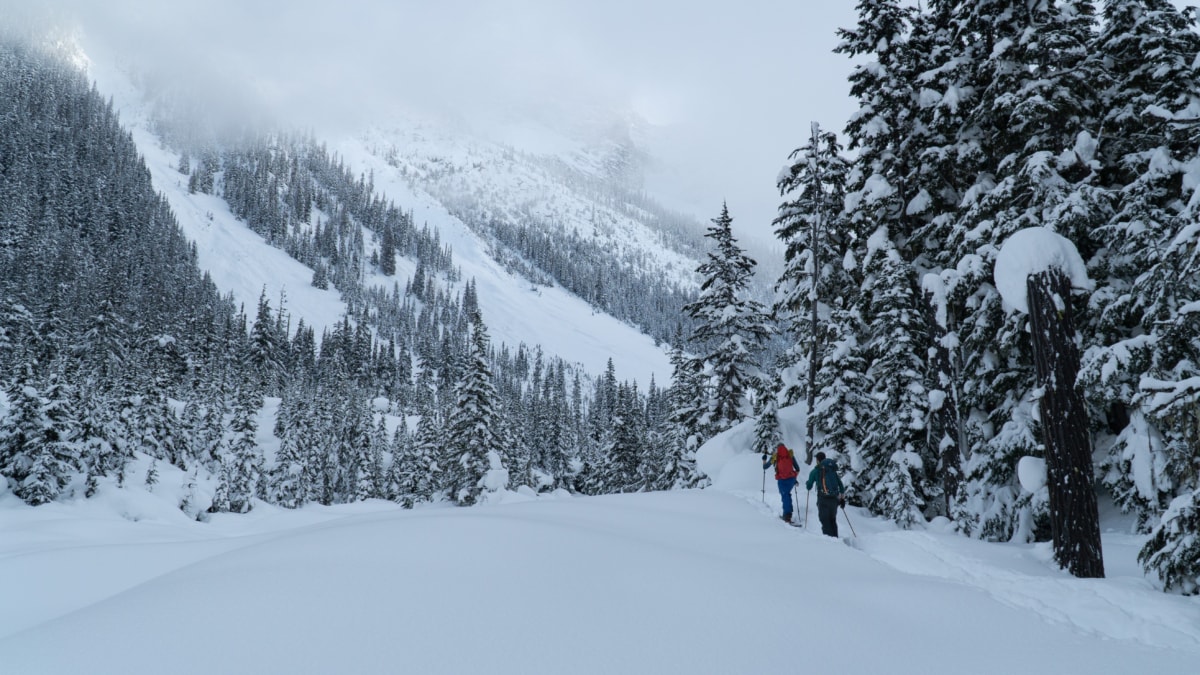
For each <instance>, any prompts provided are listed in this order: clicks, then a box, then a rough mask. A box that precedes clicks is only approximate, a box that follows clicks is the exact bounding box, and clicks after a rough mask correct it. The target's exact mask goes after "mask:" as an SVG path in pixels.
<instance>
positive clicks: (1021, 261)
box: [993, 227, 1094, 314]
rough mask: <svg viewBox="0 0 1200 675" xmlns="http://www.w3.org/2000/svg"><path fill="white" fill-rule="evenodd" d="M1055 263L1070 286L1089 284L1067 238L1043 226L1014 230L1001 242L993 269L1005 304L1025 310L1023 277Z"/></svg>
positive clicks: (1025, 277)
mask: <svg viewBox="0 0 1200 675" xmlns="http://www.w3.org/2000/svg"><path fill="white" fill-rule="evenodd" d="M1055 267H1057V268H1058V269H1060V270H1062V272H1063V274H1065V275H1067V278H1069V279H1070V280H1071V286H1072V287H1073V288H1082V289H1087V290H1090V289H1091V288H1093V286H1094V284H1093V283H1092V281H1091V280H1090V279H1088V275H1087V267H1086V266H1085V265H1084V264H1083V258H1082V257H1081V256H1080V255H1079V250H1078V249H1076V248H1075V244H1072V243H1071V242H1070V240H1068V239H1067V238H1065V237H1063V236H1062V235H1059V234H1056V233H1054V232H1051V231H1050V230H1048V229H1046V228H1044V227H1030V228H1026V229H1024V230H1019V231H1017V232H1014V233H1013V234H1012V236H1010V237H1009V238H1008V239H1007V240H1006V241H1005V242H1004V244H1003V245H1001V247H1000V253H999V254H997V255H996V266H995V270H994V273H993V274H994V276H995V279H996V290H998V291H1000V297H1001V298H1002V299H1003V300H1004V306H1005V308H1006V309H1015V310H1017V311H1018V312H1021V313H1022V314H1028V313H1029V298H1028V297H1027V295H1026V285H1025V284H1026V279H1028V278H1029V276H1030V275H1032V274H1037V273H1039V272H1045V271H1046V270H1048V269H1051V268H1055Z"/></svg>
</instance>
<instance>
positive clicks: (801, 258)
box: [774, 123, 855, 463]
mask: <svg viewBox="0 0 1200 675" xmlns="http://www.w3.org/2000/svg"><path fill="white" fill-rule="evenodd" d="M789 159H790V161H791V164H790V166H789V167H788V168H786V169H784V171H783V173H782V174H781V175H780V178H779V181H778V184H777V185H778V187H779V192H780V196H782V197H784V202H783V203H782V204H781V205H780V207H779V215H778V216H777V217H776V218H775V222H774V224H775V236H777V237H778V238H779V239H780V240H782V241H783V243H784V245H785V251H784V259H785V269H784V272H783V274H782V276H781V277H780V278H779V281H778V282H777V283H776V285H775V292H776V298H777V300H776V303H775V311H776V313H777V315H779V316H781V317H784V321H786V322H787V327H788V329H789V331H790V337H792V338H794V345H793V346H792V347H790V348H789V350H788V353H787V354H785V357H784V363H785V364H794V365H789V366H788V367H786V368H785V369H784V370H783V371H782V372H781V373H780V378H779V379H780V381H781V382H782V383H783V391H782V392H780V394H781V396H782V398H783V400H782V401H781V402H782V403H784V404H786V405H791V404H793V403H796V402H797V401H798V400H800V398H801V396H804V398H805V399H806V402H807V404H808V406H807V407H808V429H807V432H806V438H805V453H806V461H808V462H810V463H811V461H812V455H813V453H815V452H816V449H815V448H816V424H817V420H818V416H817V415H816V414H815V413H814V411H815V410H816V409H817V407H818V403H817V397H818V394H819V393H820V388H819V383H818V378H819V374H820V370H821V368H822V365H823V364H824V357H825V354H826V353H827V352H828V350H829V345H830V344H831V342H832V339H833V335H832V331H835V330H837V331H839V332H840V333H841V336H842V339H843V340H849V339H851V338H852V336H853V328H854V327H853V326H835V325H834V323H833V322H832V321H828V320H822V314H825V315H826V316H828V313H829V311H830V308H831V307H834V306H838V307H840V308H841V309H842V310H845V311H844V312H842V313H841V314H840V315H839V319H851V318H853V314H852V305H851V303H850V302H849V299H848V298H847V297H846V296H845V294H846V293H847V292H850V291H851V289H853V287H854V286H855V284H854V282H853V279H852V278H848V275H847V267H846V265H844V262H845V261H846V260H847V254H849V253H850V246H851V239H850V232H849V230H848V228H847V227H845V223H844V222H843V221H842V219H841V216H842V208H841V206H842V204H843V202H844V201H845V186H846V173H847V170H848V165H847V162H846V160H845V158H843V157H842V155H841V149H840V147H839V146H838V142H837V137H836V136H835V135H834V134H832V133H828V132H821V130H820V128H819V127H818V126H817V125H816V124H815V123H814V124H813V126H812V138H811V139H810V141H809V143H808V144H806V145H804V146H802V147H800V148H798V149H796V150H795V151H793V152H792V154H791V155H790V157H789ZM846 344H848V343H846ZM826 372H827V373H828V374H831V375H832V371H828V370H827V371H826ZM826 407H827V406H826ZM831 423H832V421H831Z"/></svg>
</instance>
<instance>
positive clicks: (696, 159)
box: [0, 0, 854, 237]
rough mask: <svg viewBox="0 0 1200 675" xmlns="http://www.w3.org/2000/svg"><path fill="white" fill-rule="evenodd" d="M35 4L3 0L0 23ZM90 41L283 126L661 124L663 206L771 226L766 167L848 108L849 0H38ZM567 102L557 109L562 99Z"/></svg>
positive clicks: (773, 197)
mask: <svg viewBox="0 0 1200 675" xmlns="http://www.w3.org/2000/svg"><path fill="white" fill-rule="evenodd" d="M32 4H33V3H29V2H18V1H16V0H0V16H10V17H11V16H15V15H17V14H19V13H21V12H27V11H30V10H29V7H30V6H31V5H32ZM36 4H37V6H38V8H39V10H41V11H44V10H47V9H48V10H51V11H54V12H56V13H57V15H58V16H60V17H78V19H79V21H80V23H81V25H82V27H83V38H84V43H85V45H87V46H88V48H89V49H94V50H97V51H99V50H101V49H103V50H105V51H106V52H107V54H108V55H109V57H112V56H116V57H117V58H120V59H122V60H125V61H132V62H135V63H139V64H143V65H150V66H153V67H155V68H158V69H161V71H162V72H163V73H165V74H166V75H167V76H168V77H171V78H172V79H176V78H179V79H180V80H181V81H183V82H186V83H188V84H189V85H194V86H195V88H196V89H197V90H199V91H208V90H210V89H213V88H217V89H221V90H222V93H221V96H222V97H224V98H226V99H229V100H233V101H238V102H241V103H244V104H247V105H251V106H253V107H254V108H255V109H259V110H263V111H265V112H267V113H268V114H269V115H271V116H273V117H275V118H277V119H280V120H282V121H284V122H288V123H292V124H298V125H303V126H306V127H312V128H314V129H316V130H318V132H321V131H322V130H330V131H346V130H353V129H354V128H355V127H357V126H359V125H362V124H365V123H370V122H374V121H379V119H380V118H383V117H386V114H387V112H388V110H389V109H391V107H392V106H393V105H394V104H395V103H397V102H403V103H405V104H407V105H413V104H414V103H415V104H416V105H419V106H423V107H426V108H435V109H441V110H449V111H457V112H461V111H469V110H478V109H487V108H493V109H504V108H511V107H523V108H528V107H531V106H535V107H536V106H539V105H544V104H543V103H542V102H554V104H553V106H551V107H556V108H560V109H561V108H566V109H572V108H573V107H574V106H575V105H576V104H582V103H603V104H606V105H610V106H613V107H616V108H632V109H633V110H635V111H637V112H639V113H640V114H642V115H643V116H645V117H647V118H648V119H649V121H651V122H654V123H657V124H663V125H667V126H668V129H669V133H668V134H667V136H668V137H669V138H670V139H672V142H671V143H670V145H669V146H668V147H667V148H666V149H665V150H664V152H665V153H667V154H668V155H670V156H669V157H667V158H666V159H668V160H670V161H672V162H674V163H675V164H676V165H677V166H681V167H685V168H684V169H682V170H680V171H679V172H678V173H677V175H676V180H674V181H672V182H673V184H674V185H676V186H682V189H677V190H675V193H676V194H674V195H671V199H672V201H673V202H674V204H673V205H677V206H691V207H692V208H690V209H689V210H690V211H692V212H694V213H697V214H698V215H699V216H700V217H702V218H711V217H715V216H716V215H717V213H718V211H719V209H720V203H721V201H722V200H724V199H727V200H728V202H729V207H730V211H731V213H732V214H733V216H734V219H735V223H736V224H737V225H739V226H740V227H739V229H741V230H743V231H744V232H745V233H746V234H753V235H755V236H763V235H765V236H768V237H769V221H770V219H771V218H772V217H773V215H774V211H775V208H776V207H777V206H778V202H779V198H778V195H777V193H776V192H775V188H774V181H775V177H776V175H777V174H778V171H779V169H780V168H781V167H782V165H783V164H784V162H785V161H786V158H787V155H788V153H789V152H791V150H792V149H794V148H795V147H796V146H797V145H799V144H801V143H802V142H803V140H804V138H805V137H806V136H807V134H808V129H809V123H810V121H812V120H817V121H820V122H821V123H822V124H823V126H825V127H827V128H834V129H838V130H840V129H841V128H842V126H843V124H844V122H845V118H846V116H847V115H848V114H849V113H850V112H851V110H852V105H851V102H850V100H849V97H848V87H847V84H846V81H845V78H846V75H847V74H848V72H849V70H850V65H849V62H848V60H847V59H846V58H845V57H843V56H840V55H835V54H832V53H831V49H832V48H833V46H834V45H835V43H836V37H835V35H834V30H835V29H836V28H837V27H839V26H849V25H852V24H853V21H854V10H853V7H854V3H853V2H850V1H849V0H834V1H832V2H816V1H813V0H791V1H787V0H740V1H737V0H735V1H731V2H708V3H705V2H695V1H694V0H693V1H692V2H684V1H681V0H642V1H636V0H557V1H556V0H493V1H486V2H485V1H483V0H439V1H437V2H415V1H402V2H384V1H381V0H375V1H372V0H339V1H336V2H335V1H331V0H288V1H284V0H275V1H269V0H205V1H204V2H173V1H172V2H168V1H165V0H154V1H152V0H104V1H103V2H95V1H92V0H43V1H42V2H38V3H36ZM563 101H565V102H566V104H565V105H564V104H563V103H562V102H563Z"/></svg>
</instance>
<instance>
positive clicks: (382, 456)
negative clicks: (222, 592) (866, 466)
mask: <svg viewBox="0 0 1200 675" xmlns="http://www.w3.org/2000/svg"><path fill="white" fill-rule="evenodd" d="M0 56H2V58H3V61H0V63H2V64H3V68H0V93H2V94H3V100H4V103H3V107H2V108H0V110H3V117H2V118H0V119H3V121H4V128H5V130H6V133H5V134H4V135H3V141H2V142H3V144H4V145H3V146H0V148H2V149H3V154H0V194H2V195H4V196H5V200H4V203H3V204H0V223H2V229H0V233H2V235H3V238H2V240H0V241H2V244H3V247H2V248H0V256H2V260H0V263H2V265H0V267H2V269H0V292H2V294H0V298H2V299H3V313H2V314H0V380H2V382H0V384H3V386H4V391H5V398H6V399H7V407H8V414H7V416H6V418H5V423H4V424H3V427H2V431H0V474H2V475H3V476H4V477H5V478H6V479H7V483H8V486H9V487H10V488H11V489H12V490H13V491H14V492H15V493H16V494H17V495H18V496H20V497H21V498H22V499H24V500H26V501H28V502H29V503H32V504H38V503H44V502H46V501H50V500H53V499H56V498H59V497H61V496H63V495H64V494H66V495H71V494H79V493H82V494H85V495H87V494H92V493H94V491H95V490H97V489H100V486H101V485H103V484H104V483H105V481H110V482H115V483H116V484H122V483H124V481H125V480H126V467H127V466H128V464H129V462H130V461H131V460H132V459H133V458H134V457H136V456H138V454H139V453H141V454H144V455H145V456H148V457H150V458H152V459H153V460H154V461H155V462H166V463H170V464H172V465H174V466H177V467H179V468H180V469H183V470H184V471H185V472H187V475H188V476H189V479H188V481H189V483H190V484H191V487H192V489H191V490H189V491H188V495H189V497H188V498H186V499H185V500H184V501H185V502H186V503H185V504H181V507H182V508H184V509H185V510H188V511H189V512H193V511H195V512H197V513H198V512H199V511H200V510H202V509H204V508H206V507H207V508H212V509H215V510H232V511H244V510H245V509H247V508H249V507H250V506H251V504H252V500H253V499H255V498H258V499H266V500H269V501H272V502H276V503H280V504H284V505H289V506H295V505H299V504H302V503H307V502H319V503H335V502H342V501H349V500H354V499H361V498H364V497H383V498H388V499H395V500H397V501H400V502H402V503H405V504H413V503H416V502H419V501H425V500H431V499H450V500H453V501H456V502H458V503H473V502H474V501H476V500H477V499H479V497H480V495H481V493H482V492H483V491H484V490H485V489H499V488H501V487H506V486H513V487H515V486H517V485H528V486H530V487H532V488H533V489H538V490H548V489H555V488H565V489H569V490H575V491H583V492H590V493H600V492H610V491H614V490H640V489H654V488H666V487H671V486H673V485H677V484H688V483H691V482H694V481H695V480H696V478H695V475H694V472H693V471H692V469H691V467H690V464H689V462H687V461H686V460H685V459H683V458H682V455H680V454H679V453H677V452H676V446H674V445H672V444H671V443H670V442H669V441H670V439H671V438H672V436H671V435H670V433H669V432H668V431H667V430H666V429H665V427H664V425H665V421H664V420H665V415H666V413H665V410H666V409H667V408H666V406H665V405H664V404H663V401H664V400H665V399H666V397H667V396H668V392H666V391H664V390H661V389H659V388H657V387H656V386H655V385H654V383H650V385H649V388H648V389H647V390H646V391H645V392H643V391H641V390H639V389H638V387H637V385H635V384H634V383H628V382H627V383H618V382H616V380H615V378H614V377H612V370H611V369H610V371H609V374H608V376H607V377H602V378H598V379H596V380H594V381H593V380H591V379H587V378H585V377H583V376H582V375H580V374H579V373H577V372H575V371H573V370H572V368H570V367H569V366H568V365H567V364H565V363H563V362H561V361H560V360H558V359H549V358H544V357H543V356H542V355H541V354H540V352H537V351H535V350H531V349H530V348H529V347H526V346H524V345H517V346H515V347H510V346H501V347H499V348H494V347H492V346H491V345H490V344H489V342H488V340H487V336H486V327H485V326H484V323H483V310H481V309H480V308H479V307H478V303H477V301H476V300H475V296H474V289H473V285H471V284H466V285H465V286H462V285H460V284H458V283H457V282H458V275H457V271H456V270H455V269H454V267H453V263H452V253H451V251H450V250H449V248H448V247H446V246H444V245H442V244H441V243H440V242H439V241H438V236H437V233H436V232H431V231H429V230H428V229H424V228H423V229H421V230H417V229H415V228H414V227H413V225H412V221H411V217H410V216H409V215H407V214H405V213H404V212H403V211H402V210H401V209H399V208H397V207H396V206H395V205H393V204H391V203H388V202H385V201H384V200H383V199H382V198H381V197H378V196H377V195H376V194H375V191H374V188H373V186H372V185H371V184H370V180H369V178H363V177H354V176H352V175H351V173H350V172H349V171H348V170H347V169H346V168H345V167H344V166H343V165H342V164H341V163H340V162H339V161H338V160H336V159H333V158H331V157H329V156H328V155H327V154H326V153H325V152H324V150H323V149H322V148H320V147H318V146H315V145H314V144H312V143H311V142H310V141H308V140H304V139H299V140H298V139H287V138H282V137H269V138H268V137H262V138H259V139H257V140H256V141H255V142H253V143H244V144H239V145H237V146H236V147H223V148H217V147H215V146H211V145H210V146H194V147H189V148H184V150H185V154H184V161H181V163H180V168H181V169H184V170H187V171H188V172H189V185H191V186H192V187H193V188H194V189H197V190H203V191H212V192H213V193H215V194H218V195H221V196H223V197H225V198H227V199H229V200H230V203H231V205H232V207H233V209H234V210H235V212H237V213H239V214H241V215H242V216H243V217H244V218H246V220H247V223H248V225H249V226H251V227H252V228H254V229H255V230H256V231H257V232H259V233H260V234H262V235H263V236H264V237H265V238H267V239H268V241H271V242H273V243H274V244H275V245H277V246H281V247H283V248H285V249H286V250H288V251H289V252H291V253H292V255H294V256H296V257H297V258H300V259H302V260H303V261H305V262H306V263H308V264H310V265H312V266H313V267H314V269H316V270H317V273H316V274H315V275H314V283H315V284H320V283H321V282H322V280H323V279H325V280H328V281H329V282H330V283H333V284H335V285H336V286H337V287H338V288H339V290H341V292H342V295H343V297H344V298H347V304H348V305H349V307H350V309H349V311H348V313H347V316H346V317H344V319H343V320H342V321H341V322H339V324H337V325H336V326H333V327H331V328H330V329H328V330H326V331H325V332H324V334H322V335H320V336H318V335H316V334H315V331H314V329H313V328H312V327H310V326H306V325H304V323H303V321H300V322H298V323H297V324H296V325H291V318H290V316H289V315H288V314H287V312H286V307H284V306H282V303H280V304H281V306H276V307H274V308H273V307H272V306H271V304H270V301H269V299H268V298H266V297H263V298H261V299H260V301H259V304H258V307H257V308H256V310H255V313H254V316H253V320H251V317H248V316H246V314H245V313H244V312H243V311H242V310H241V309H240V308H237V307H235V306H234V303H233V302H232V301H231V300H230V299H229V298H222V297H221V296H220V295H219V294H218V292H217V290H216V288H215V287H214V285H213V284H212V282H211V281H210V280H209V279H208V278H207V277H206V276H204V275H203V274H202V273H201V272H200V271H199V270H198V269H197V267H196V263H195V253H194V251H193V249H192V247H191V246H190V245H189V244H188V243H187V241H186V240H185V239H184V237H183V236H182V235H181V233H180V231H179V228H178V227H177V225H176V223H175V221H174V218H173V216H172V214H171V212H170V210H169V208H168V207H167V205H166V204H165V202H164V201H163V200H162V198H161V197H160V196H159V195H157V194H156V193H155V192H154V190H153V188H152V186H151V184H150V177H149V173H148V171H147V170H146V168H145V166H144V165H143V164H142V162H141V161H140V159H139V158H138V155H137V151H136V147H135V146H134V144H133V142H132V140H131V139H130V137H129V135H128V134H127V133H125V132H124V131H122V130H121V129H120V127H119V125H118V123H117V119H116V115H115V114H114V113H113V111H112V109H111V107H110V106H109V105H108V104H107V103H105V102H104V101H103V99H101V98H100V97H99V96H98V95H97V94H96V92H95V91H93V90H91V89H90V88H89V87H88V86H87V84H86V82H85V81H84V80H83V77H82V75H81V74H80V73H78V72H77V71H75V70H73V69H71V68H69V67H67V66H64V65H62V64H61V63H60V62H59V61H57V60H56V59H55V58H53V57H52V56H48V55H46V54H43V53H40V52H38V51H36V50H33V49H30V48H28V47H25V46H22V45H19V44H5V45H4V46H3V49H2V51H0ZM368 242H369V244H368ZM389 247H392V248H393V250H394V251H395V253H394V254H389V253H388V252H387V249H388V248H389ZM402 255H407V256H411V257H415V258H416V259H417V269H416V274H415V275H414V276H413V277H412V278H411V279H409V280H408V281H407V282H405V284H404V285H403V287H402V286H401V284H400V283H399V281H397V283H396V284H395V285H394V287H393V288H392V289H390V290H389V289H380V288H364V287H363V285H362V283H361V281H360V280H361V278H362V275H363V273H364V271H365V270H366V269H367V268H368V266H371V265H373V264H374V265H376V267H375V269H377V270H378V271H380V272H382V273H384V274H387V273H388V271H389V269H388V267H389V263H391V264H392V265H394V263H395V260H396V257H397V256H402ZM392 269H393V270H394V268H392ZM322 270H326V271H327V274H325V275H322ZM456 286H459V287H461V288H464V289H465V290H463V291H456V290H454V289H455V287H456ZM267 397H275V398H279V399H281V403H280V404H279V415H278V417H277V419H276V423H275V425H274V428H273V433H274V435H275V436H276V437H277V438H278V439H279V440H280V450H279V452H278V453H277V456H276V457H274V458H269V457H268V454H267V453H265V452H264V448H262V447H259V446H258V445H257V442H256V440H255V439H256V438H257V437H258V433H259V430H258V428H257V427H258V423H259V422H258V419H259V413H260V411H261V410H262V409H263V405H264V400H265V399H266V398H267ZM480 411H484V413H486V414H485V416H484V419H483V420H482V421H481V420H478V419H476V420H472V419H471V415H475V414H481V413H480ZM406 418H412V419H417V418H419V420H420V421H419V423H418V424H417V425H416V427H415V428H414V429H412V430H411V432H410V430H409V428H408V424H407V423H399V422H398V421H399V420H405V419H406ZM387 420H391V422H392V423H391V424H390V425H389V424H386V423H385V422H386V421H387ZM480 426H484V427H486V428H488V429H489V430H490V433H491V435H490V436H489V437H488V438H485V439H475V438H473V437H472V436H471V434H472V433H473V430H474V429H476V428H478V427H480ZM393 427H394V432H393V431H391V428H393ZM456 434H457V435H456ZM475 441H478V442H475ZM480 453H482V455H481V454H480ZM493 459H494V461H493ZM157 475H158V472H157V471H152V476H151V477H148V478H147V480H157ZM207 477H215V478H216V484H217V486H218V489H217V493H216V497H215V498H214V499H213V501H212V504H211V506H210V505H207V504H200V503H198V499H195V498H194V495H195V489H194V488H195V485H196V484H198V483H202V482H204V481H205V479H206V478H207ZM501 477H503V480H502V479H501ZM485 479H486V480H485Z"/></svg>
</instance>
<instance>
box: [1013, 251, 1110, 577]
mask: <svg viewBox="0 0 1200 675" xmlns="http://www.w3.org/2000/svg"><path fill="white" fill-rule="evenodd" d="M1026 289H1027V292H1028V293H1029V321H1030V324H1031V328H1032V331H1031V332H1032V337H1033V359H1034V362H1035V364H1036V366H1037V376H1038V384H1039V385H1040V386H1041V387H1042V389H1043V393H1042V397H1041V399H1040V401H1039V404H1040V407H1041V413H1042V420H1041V421H1042V429H1043V430H1044V433H1045V441H1046V486H1047V488H1048V489H1049V492H1050V531H1051V534H1052V536H1053V539H1054V558H1055V560H1057V561H1058V564H1059V565H1061V566H1063V567H1064V568H1066V569H1067V571H1069V572H1070V573H1071V574H1073V575H1075V576H1077V577H1083V578H1093V577H1103V576H1104V556H1103V553H1102V551H1101V545H1100V517H1099V513H1098V511H1097V508H1096V492H1095V489H1094V486H1093V482H1094V478H1093V473H1092V443H1091V437H1090V436H1089V434H1088V418H1087V410H1086V408H1085V407H1084V401H1083V394H1082V393H1081V392H1080V391H1079V388H1078V387H1076V386H1075V378H1076V376H1077V375H1078V373H1079V351H1078V349H1077V348H1076V346H1075V325H1074V321H1073V319H1072V316H1071V305H1070V299H1071V282H1070V280H1068V279H1067V276H1066V275H1065V274H1063V272H1062V271H1061V270H1058V269H1055V268H1052V269H1048V270H1046V271H1044V272H1038V273H1036V274H1031V275H1029V277H1028V278H1027V279H1026Z"/></svg>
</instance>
